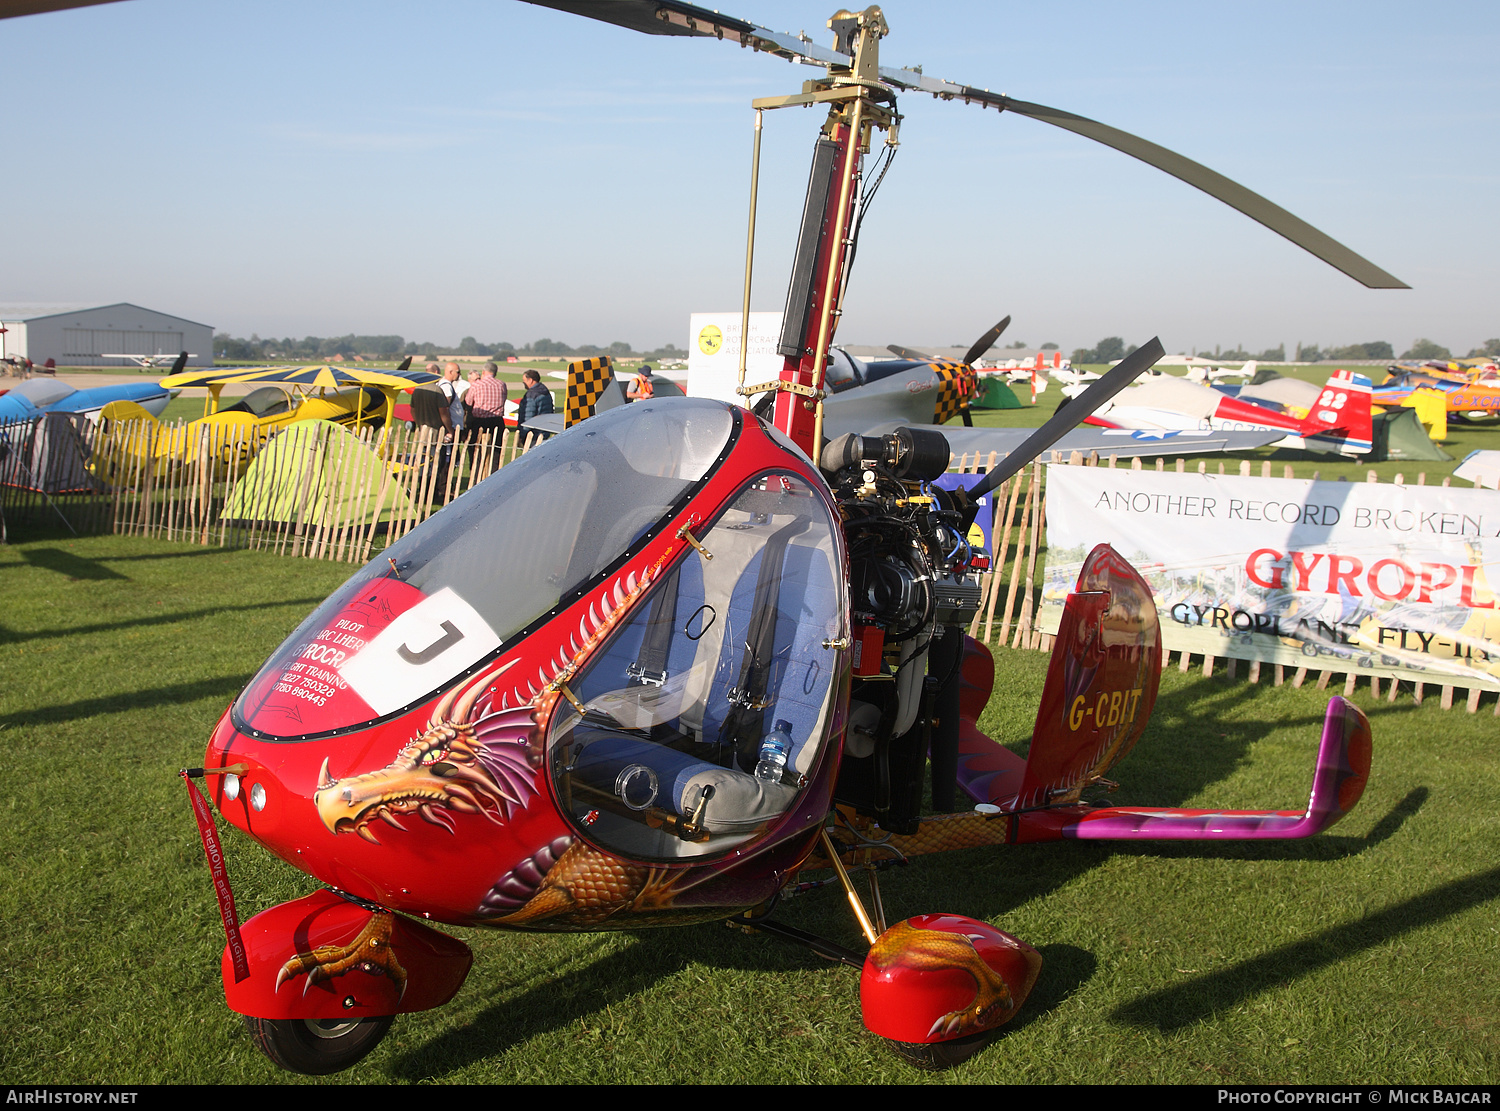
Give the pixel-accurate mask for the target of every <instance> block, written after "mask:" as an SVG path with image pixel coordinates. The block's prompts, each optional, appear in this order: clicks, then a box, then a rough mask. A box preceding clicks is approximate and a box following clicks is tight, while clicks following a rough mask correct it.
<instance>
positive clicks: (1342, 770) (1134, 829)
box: [1015, 697, 1371, 843]
mask: <svg viewBox="0 0 1500 1111" xmlns="http://www.w3.org/2000/svg"><path fill="white" fill-rule="evenodd" d="M1370 751H1371V744H1370V723H1369V721H1367V720H1366V718H1365V715H1364V714H1363V713H1361V712H1360V711H1359V710H1358V709H1357V708H1356V707H1355V706H1354V705H1353V704H1351V703H1349V702H1347V701H1345V700H1344V699H1343V698H1339V697H1335V698H1334V699H1333V700H1332V701H1331V702H1329V704H1328V713H1327V716H1326V717H1325V718H1324V720H1323V739H1322V742H1321V744H1319V746H1318V766H1317V771H1316V772H1315V773H1314V775H1313V786H1312V796H1311V798H1310V799H1309V800H1308V805H1307V809H1306V810H1302V811H1297V810H1181V809H1170V808H1155V807H1134V806H1132V807H1099V808H1097V809H1088V808H1084V807H1067V808H1064V809H1057V810H1045V811H1035V812H1032V813H1022V814H1018V815H1016V819H1017V829H1016V831H1015V840H1016V841H1017V842H1019V843H1025V842H1029V841H1050V840H1056V839H1060V838H1064V839H1077V840H1083V841H1275V840H1293V839H1296V838H1300V837H1311V836H1313V835H1314V834H1316V833H1321V832H1323V831H1324V830H1325V829H1327V828H1329V827H1330V826H1332V825H1333V824H1334V823H1335V822H1337V821H1338V820H1339V819H1340V818H1342V817H1343V816H1344V815H1345V814H1347V813H1348V812H1349V811H1350V810H1352V809H1354V804H1355V803H1357V802H1358V801H1359V798H1360V796H1361V795H1362V794H1363V793H1364V789H1365V783H1366V781H1367V780H1368V778H1369V775H1370Z"/></svg>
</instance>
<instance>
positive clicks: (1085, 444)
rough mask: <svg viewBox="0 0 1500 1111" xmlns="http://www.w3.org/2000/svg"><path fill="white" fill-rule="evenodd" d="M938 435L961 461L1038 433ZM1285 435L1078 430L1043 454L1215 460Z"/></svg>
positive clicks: (888, 428) (949, 430)
mask: <svg viewBox="0 0 1500 1111" xmlns="http://www.w3.org/2000/svg"><path fill="white" fill-rule="evenodd" d="M901 424H902V422H901V421H890V422H888V423H886V424H882V425H879V426H878V427H875V428H871V429H868V430H866V432H865V435H867V436H884V435H886V434H887V433H889V432H894V431H895V430H896V429H897V428H899V427H900V426H901ZM920 427H923V428H925V429H927V430H929V431H931V430H933V426H932V425H930V424H928V425H922V426H920ZM936 430H937V431H939V432H941V433H942V434H943V436H944V437H945V438H946V439H947V440H948V446H949V447H950V448H952V449H953V454H954V455H956V456H958V455H963V454H965V453H971V454H972V453H975V452H977V453H979V454H980V455H987V454H988V453H989V452H992V451H993V452H996V453H998V454H999V455H1002V456H1004V455H1009V454H1010V453H1011V452H1012V451H1015V450H1016V449H1017V448H1019V447H1020V446H1021V444H1022V443H1024V442H1025V440H1026V438H1027V437H1028V436H1030V435H1031V434H1032V433H1033V432H1034V431H1036V430H1035V429H1034V428H963V427H956V426H952V425H943V426H941V427H939V428H937V429H936ZM1285 436H1286V433H1285V432H1280V431H1277V430H1276V429H1274V428H1268V429H1265V430H1264V431H1259V432H1217V431H1215V432H1202V431H1197V430H1193V431H1180V432H1169V431H1162V430H1158V429H1139V428H1138V429H1126V428H1077V429H1074V430H1073V431H1072V432H1069V433H1066V434H1065V435H1064V436H1063V437H1062V438H1061V439H1060V440H1058V441H1057V443H1055V444H1053V445H1052V447H1051V448H1050V449H1048V450H1047V451H1045V452H1043V453H1042V456H1041V458H1042V460H1043V461H1044V462H1045V461H1046V460H1047V459H1049V458H1050V457H1051V453H1052V452H1054V451H1060V452H1062V453H1063V456H1064V457H1066V456H1067V455H1068V453H1069V452H1074V451H1078V452H1082V453H1083V454H1084V455H1088V454H1089V453H1090V452H1094V451H1097V452H1098V453H1099V458H1101V459H1108V458H1109V457H1110V456H1111V455H1114V456H1118V457H1119V458H1121V459H1133V458H1135V457H1137V456H1142V457H1149V458H1152V459H1155V458H1157V457H1158V456H1162V457H1165V456H1173V455H1209V454H1214V453H1217V452H1221V451H1250V450H1252V449H1254V448H1258V447H1265V446H1266V445H1267V444H1273V443H1275V442H1276V441H1277V440H1280V439H1283V438H1284V437H1285Z"/></svg>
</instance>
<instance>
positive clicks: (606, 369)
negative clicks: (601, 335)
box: [563, 355, 619, 428]
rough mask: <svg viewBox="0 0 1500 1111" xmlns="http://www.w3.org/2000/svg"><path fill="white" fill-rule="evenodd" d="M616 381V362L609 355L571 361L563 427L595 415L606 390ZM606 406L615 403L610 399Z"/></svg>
mask: <svg viewBox="0 0 1500 1111" xmlns="http://www.w3.org/2000/svg"><path fill="white" fill-rule="evenodd" d="M613 385H615V364H614V360H613V359H611V358H610V357H609V356H608V355H600V356H597V357H596V358H592V359H577V360H575V361H573V362H571V363H569V364H568V400H567V403H566V405H565V406H564V409H563V414H564V415H563V427H564V428H572V427H573V426H574V425H575V424H577V423H578V422H579V421H581V420H586V419H588V418H589V417H591V416H593V415H594V410H595V409H596V408H598V407H599V402H600V399H601V398H602V397H603V396H604V393H605V391H606V390H608V389H609V387H611V386H613ZM618 403H619V402H615V404H618ZM604 408H606V409H609V408H613V406H612V405H610V404H608V403H606V404H605V405H604Z"/></svg>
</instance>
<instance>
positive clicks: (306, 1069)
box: [245, 1015, 395, 1076]
mask: <svg viewBox="0 0 1500 1111" xmlns="http://www.w3.org/2000/svg"><path fill="white" fill-rule="evenodd" d="M394 1018H395V1016H394V1015H384V1016H382V1017H380V1018H357V1019H337V1018H251V1017H249V1016H248V1015H247V1016H245V1028H246V1029H247V1030H249V1031H250V1036H251V1037H252V1038H254V1039H255V1044H256V1045H257V1046H259V1047H260V1051H261V1052H262V1053H264V1054H265V1055H266V1056H267V1057H269V1058H270V1059H271V1060H272V1062H273V1063H275V1064H277V1065H280V1066H281V1067H282V1068H284V1069H286V1070H287V1071H289V1072H300V1073H304V1074H305V1075H307V1076H327V1075H328V1074H329V1073H331V1072H339V1071H341V1070H343V1069H347V1068H348V1067H349V1066H350V1065H352V1064H354V1063H355V1062H356V1061H358V1060H360V1059H361V1058H363V1057H364V1055H365V1054H367V1053H369V1052H370V1050H372V1049H374V1048H375V1047H376V1046H377V1045H379V1044H380V1039H381V1038H383V1037H385V1033H386V1031H387V1030H389V1029H390V1028H391V1022H392V1021H393V1019H394Z"/></svg>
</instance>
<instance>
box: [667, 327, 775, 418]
mask: <svg viewBox="0 0 1500 1111" xmlns="http://www.w3.org/2000/svg"><path fill="white" fill-rule="evenodd" d="M781 316H782V314H781V313H779V312H753V313H751V314H750V342H749V344H748V346H747V348H746V353H745V354H746V357H745V385H747V386H753V385H756V384H757V383H759V382H769V381H772V380H773V379H775V378H776V377H777V376H778V375H779V374H780V373H781V365H782V358H781V356H780V355H778V354H777V353H776V345H777V344H778V343H780V342H781ZM741 322H742V318H741V316H740V314H739V313H737V312H695V313H693V314H692V317H691V319H690V322H689V324H688V386H687V395H688V396H689V397H712V398H715V399H716V400H719V401H727V402H729V403H730V404H731V405H743V404H744V403H745V399H744V398H743V397H740V396H739V395H738V394H736V393H735V392H734V391H735V388H736V387H737V386H738V385H739V384H740V324H741Z"/></svg>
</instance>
